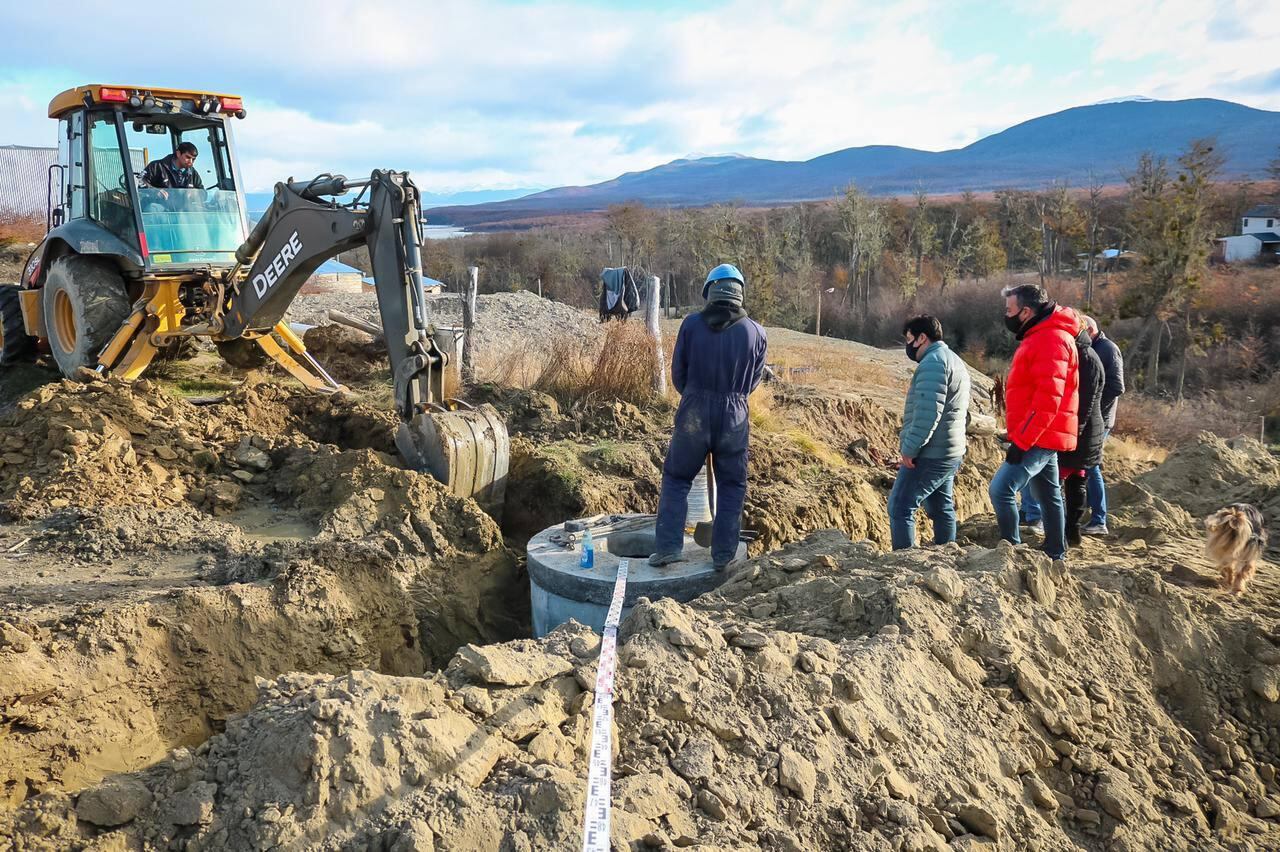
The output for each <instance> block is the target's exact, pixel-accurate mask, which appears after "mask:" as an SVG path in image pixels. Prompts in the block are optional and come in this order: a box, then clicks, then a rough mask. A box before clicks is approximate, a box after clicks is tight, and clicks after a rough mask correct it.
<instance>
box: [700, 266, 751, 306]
mask: <svg viewBox="0 0 1280 852" xmlns="http://www.w3.org/2000/svg"><path fill="white" fill-rule="evenodd" d="M725 278H732V279H733V280H735V281H737V282H738V283H739V284H741V285H742V289H743V290H745V289H747V279H745V278H743V277H742V273H741V272H739V271H738V267H736V266H734V265H733V264H732V263H722V264H720V265H719V266H717V267H716V268H715V269H713V270H711V271H710V272H708V273H707V280H706V282H704V283H703V285H702V298H704V299H705V298H707V294H708V293H710V292H711V285H712V284H714V283H715V282H717V281H721V280H723V279H725Z"/></svg>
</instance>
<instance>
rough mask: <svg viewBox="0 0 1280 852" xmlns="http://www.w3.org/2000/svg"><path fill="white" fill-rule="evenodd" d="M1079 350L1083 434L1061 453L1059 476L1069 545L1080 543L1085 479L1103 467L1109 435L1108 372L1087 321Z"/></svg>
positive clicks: (1082, 330) (1077, 345) (1078, 336)
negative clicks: (1106, 407) (1104, 411)
mask: <svg viewBox="0 0 1280 852" xmlns="http://www.w3.org/2000/svg"><path fill="white" fill-rule="evenodd" d="M1076 351H1077V352H1078V353H1079V354H1080V420H1079V423H1080V434H1079V436H1078V437H1077V438H1076V448H1075V449H1074V450H1067V451H1066V452H1060V453H1058V475H1059V476H1060V477H1061V478H1062V491H1063V495H1064V498H1065V502H1066V515H1067V524H1066V536H1067V544H1072V545H1076V544H1079V543H1080V532H1081V525H1082V522H1083V521H1084V509H1085V503H1086V497H1085V491H1086V487H1085V476H1086V474H1087V473H1088V471H1089V470H1090V469H1091V468H1096V467H1097V466H1098V465H1100V464H1102V443H1103V441H1104V440H1105V439H1106V436H1107V429H1106V425H1105V422H1104V421H1103V419H1102V400H1103V398H1104V394H1105V392H1104V390H1103V388H1104V385H1105V382H1106V373H1105V370H1104V368H1103V365H1102V359H1101V358H1099V357H1098V353H1097V352H1095V351H1094V349H1093V346H1092V341H1091V340H1090V339H1089V330H1088V325H1087V324H1086V323H1085V322H1083V321H1082V322H1081V328H1080V333H1079V334H1078V335H1076Z"/></svg>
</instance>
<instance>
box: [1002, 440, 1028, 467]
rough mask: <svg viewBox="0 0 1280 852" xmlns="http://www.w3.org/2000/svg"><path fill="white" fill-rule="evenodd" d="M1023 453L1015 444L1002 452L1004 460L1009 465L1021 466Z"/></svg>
mask: <svg viewBox="0 0 1280 852" xmlns="http://www.w3.org/2000/svg"><path fill="white" fill-rule="evenodd" d="M1023 454H1024V451H1023V449H1022V448H1021V447H1019V446H1018V445H1017V444H1010V445H1009V449H1007V450H1005V451H1004V460H1005V461H1007V462H1008V463H1009V464H1022V456H1023Z"/></svg>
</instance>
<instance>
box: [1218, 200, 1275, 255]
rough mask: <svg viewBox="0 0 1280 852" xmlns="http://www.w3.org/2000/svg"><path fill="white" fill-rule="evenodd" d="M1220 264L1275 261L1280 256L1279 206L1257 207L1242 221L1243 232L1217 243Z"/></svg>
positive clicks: (1223, 238)
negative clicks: (1279, 254)
mask: <svg viewBox="0 0 1280 852" xmlns="http://www.w3.org/2000/svg"><path fill="white" fill-rule="evenodd" d="M1214 243H1215V245H1214V249H1213V260H1215V261H1217V262H1218V263H1247V262H1248V261H1251V260H1267V261H1271V262H1273V263H1274V262H1275V261H1276V259H1277V254H1278V253H1280V205H1276V204H1258V205H1256V206H1254V207H1251V208H1249V210H1248V212H1246V213H1245V214H1244V216H1242V217H1241V218H1240V233H1239V234H1238V235H1236V236H1231V237H1219V238H1218V239H1217V240H1215V241H1214Z"/></svg>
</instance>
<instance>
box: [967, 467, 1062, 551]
mask: <svg viewBox="0 0 1280 852" xmlns="http://www.w3.org/2000/svg"><path fill="white" fill-rule="evenodd" d="M1028 485H1030V487H1031V494H1032V496H1034V497H1035V498H1036V501H1037V502H1038V503H1039V504H1040V510H1041V513H1042V515H1041V517H1042V520H1043V521H1044V552H1045V553H1047V554H1049V556H1051V557H1052V558H1054V559H1062V558H1063V557H1065V556H1066V554H1067V545H1066V535H1067V526H1066V510H1065V508H1064V507H1063V505H1062V489H1061V487H1060V486H1059V484H1058V454H1057V453H1056V452H1054V451H1053V450H1045V449H1042V448H1040V447H1032V448H1031V449H1029V450H1027V451H1026V452H1025V453H1023V454H1022V461H1021V462H1019V463H1018V464H1011V463H1010V462H1007V461H1006V462H1005V463H1004V464H1002V465H1000V469H999V470H997V471H996V475H995V476H994V477H993V478H992V480H991V487H990V488H988V489H987V493H988V494H989V495H990V497H991V505H992V506H994V507H995V510H996V523H997V524H999V525H1000V537H1001V538H1003V539H1004V540H1005V541H1008V542H1012V543H1013V544H1021V543H1022V538H1021V537H1020V536H1019V535H1018V492H1019V491H1020V490H1022V489H1023V488H1024V487H1026V486H1028Z"/></svg>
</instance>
